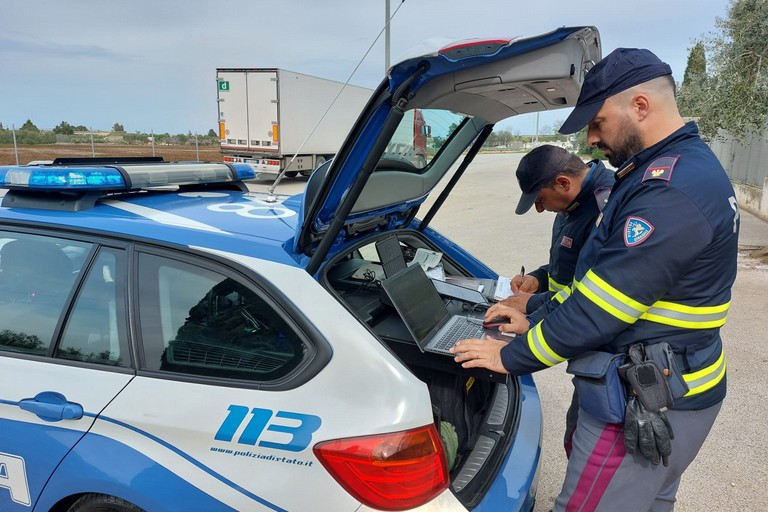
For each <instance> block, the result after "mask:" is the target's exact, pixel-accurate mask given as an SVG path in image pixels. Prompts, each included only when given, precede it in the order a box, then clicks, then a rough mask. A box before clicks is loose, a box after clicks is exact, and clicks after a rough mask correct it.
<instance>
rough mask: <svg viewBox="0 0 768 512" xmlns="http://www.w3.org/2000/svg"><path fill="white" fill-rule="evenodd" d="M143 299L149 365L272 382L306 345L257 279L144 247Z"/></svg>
mask: <svg viewBox="0 0 768 512" xmlns="http://www.w3.org/2000/svg"><path fill="white" fill-rule="evenodd" d="M139 275H141V276H142V278H141V282H140V284H139V290H140V293H139V303H140V304H139V305H140V322H141V334H142V341H143V350H144V364H143V366H144V367H145V368H146V369H149V370H156V371H161V372H173V373H180V374H186V375H197V376H209V377H218V378H226V379H237V380H248V381H256V382H269V381H274V380H276V379H280V378H282V377H285V376H286V375H287V374H289V373H290V372H291V371H292V370H293V369H295V368H296V367H297V366H298V365H299V364H301V363H302V362H303V361H304V358H305V357H306V354H307V353H308V350H307V346H306V344H305V342H304V341H303V339H302V338H301V337H300V336H299V335H298V334H297V333H296V332H295V330H294V329H292V327H291V326H290V325H289V324H288V323H287V322H286V321H285V320H284V319H283V317H282V316H281V315H280V314H279V313H278V312H277V311H276V310H275V308H273V307H272V306H271V305H270V303H269V302H268V301H266V300H265V299H264V298H263V297H262V296H261V295H260V294H259V293H258V292H257V291H256V290H255V289H254V288H253V287H252V286H251V285H249V284H246V283H243V282H241V281H239V280H238V279H235V278H232V277H229V276H227V275H224V274H223V273H220V272H217V271H214V270H210V269H208V268H202V267H199V266H196V265H190V264H187V263H183V262H179V261H176V260H171V259H167V258H163V257H160V256H156V255H149V254H141V255H140V257H139Z"/></svg>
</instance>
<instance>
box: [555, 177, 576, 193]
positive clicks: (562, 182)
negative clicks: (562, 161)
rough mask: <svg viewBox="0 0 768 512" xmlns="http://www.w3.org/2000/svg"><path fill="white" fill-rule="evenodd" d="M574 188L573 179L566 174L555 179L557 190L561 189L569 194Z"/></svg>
mask: <svg viewBox="0 0 768 512" xmlns="http://www.w3.org/2000/svg"><path fill="white" fill-rule="evenodd" d="M572 186H573V183H571V179H570V178H569V177H568V176H566V175H565V174H560V175H558V176H556V177H555V183H554V188H555V189H556V190H557V189H559V190H561V191H562V192H569V191H570V190H571V187H572Z"/></svg>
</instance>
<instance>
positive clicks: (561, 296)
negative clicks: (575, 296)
mask: <svg viewBox="0 0 768 512" xmlns="http://www.w3.org/2000/svg"><path fill="white" fill-rule="evenodd" d="M570 296H571V288H570V287H568V286H566V287H565V288H563V289H562V290H560V291H559V292H557V293H556V294H554V295H553V296H552V299H551V300H556V301H557V302H559V303H560V304H562V303H563V302H565V299H567V298H568V297H570Z"/></svg>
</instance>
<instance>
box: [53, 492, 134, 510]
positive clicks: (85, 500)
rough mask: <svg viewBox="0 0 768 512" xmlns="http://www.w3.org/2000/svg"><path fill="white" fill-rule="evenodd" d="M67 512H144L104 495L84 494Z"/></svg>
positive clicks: (132, 505)
mask: <svg viewBox="0 0 768 512" xmlns="http://www.w3.org/2000/svg"><path fill="white" fill-rule="evenodd" d="M67 512H144V510H143V509H141V508H139V507H137V506H136V505H134V504H132V503H128V502H127V501H124V500H121V499H120V498H116V497H115V496H108V495H106V494H84V495H83V496H81V497H80V499H78V500H77V501H76V502H75V503H74V504H73V505H72V506H71V507H69V510H68V511H67Z"/></svg>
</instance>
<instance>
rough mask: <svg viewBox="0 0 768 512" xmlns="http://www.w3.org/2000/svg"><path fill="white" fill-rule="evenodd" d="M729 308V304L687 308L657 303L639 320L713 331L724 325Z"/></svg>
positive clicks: (661, 302)
mask: <svg viewBox="0 0 768 512" xmlns="http://www.w3.org/2000/svg"><path fill="white" fill-rule="evenodd" d="M730 306H731V303H730V302H726V303H725V304H719V305H717V306H687V305H685V304H677V303H674V302H667V301H658V302H656V303H655V304H653V305H652V306H651V307H650V308H649V309H648V311H647V312H646V313H645V314H644V315H643V316H642V317H641V318H643V319H644V320H648V321H650V322H656V323H660V324H665V325H671V326H674V327H682V328H684V329H713V328H715V327H722V326H723V325H725V320H726V318H727V316H728V309H729V308H730Z"/></svg>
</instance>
